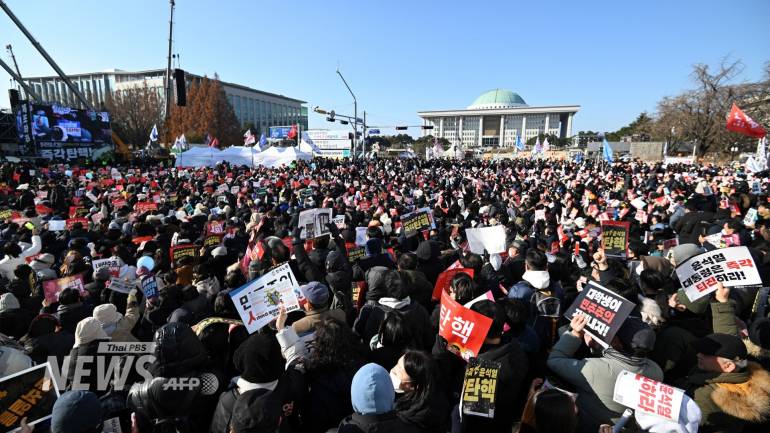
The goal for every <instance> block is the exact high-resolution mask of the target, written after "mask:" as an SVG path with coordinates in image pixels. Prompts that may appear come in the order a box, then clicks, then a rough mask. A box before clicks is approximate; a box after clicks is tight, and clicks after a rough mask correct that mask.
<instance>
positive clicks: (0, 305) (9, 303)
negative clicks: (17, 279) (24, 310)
mask: <svg viewBox="0 0 770 433" xmlns="http://www.w3.org/2000/svg"><path fill="white" fill-rule="evenodd" d="M19 308H21V306H20V305H19V300H18V299H16V296H14V295H13V293H4V294H2V295H0V313H2V312H3V311H8V310H16V309H19Z"/></svg>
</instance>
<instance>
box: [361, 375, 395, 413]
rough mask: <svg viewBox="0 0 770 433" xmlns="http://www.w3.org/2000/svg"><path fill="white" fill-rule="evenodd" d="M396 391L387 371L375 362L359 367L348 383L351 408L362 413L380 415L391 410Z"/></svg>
mask: <svg viewBox="0 0 770 433" xmlns="http://www.w3.org/2000/svg"><path fill="white" fill-rule="evenodd" d="M395 398H396V392H395V391H394V390H393V382H391V380H390V375H389V374H388V371H387V370H385V369H384V368H382V367H381V366H379V365H377V364H366V365H364V366H363V367H361V368H360V369H359V370H358V372H357V373H356V375H355V376H353V382H352V383H351V385H350V400H351V403H352V404H353V410H354V411H356V413H360V414H362V415H382V414H384V413H388V412H390V411H391V410H393V402H394V400H395Z"/></svg>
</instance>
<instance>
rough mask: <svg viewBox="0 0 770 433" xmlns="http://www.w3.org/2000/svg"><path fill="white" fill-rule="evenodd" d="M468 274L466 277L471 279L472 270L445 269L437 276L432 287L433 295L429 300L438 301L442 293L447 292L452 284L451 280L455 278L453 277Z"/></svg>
mask: <svg viewBox="0 0 770 433" xmlns="http://www.w3.org/2000/svg"><path fill="white" fill-rule="evenodd" d="M461 272H462V273H464V274H468V276H470V277H471V279H473V274H474V270H473V269H471V268H463V267H459V268H451V269H447V270H446V271H444V272H442V273H440V274H438V278H437V279H436V285H435V286H434V287H433V295H432V296H431V298H432V299H433V300H436V299H440V298H441V294H442V293H444V292H447V293H448V292H449V285H450V284H451V283H452V278H454V277H455V275H457V274H459V273H461Z"/></svg>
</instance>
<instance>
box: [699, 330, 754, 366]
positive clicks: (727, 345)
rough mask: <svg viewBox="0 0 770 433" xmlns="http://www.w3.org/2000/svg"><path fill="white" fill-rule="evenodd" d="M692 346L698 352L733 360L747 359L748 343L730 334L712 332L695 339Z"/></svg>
mask: <svg viewBox="0 0 770 433" xmlns="http://www.w3.org/2000/svg"><path fill="white" fill-rule="evenodd" d="M692 347H693V348H695V350H696V351H697V352H698V353H702V354H704V355H709V356H718V357H720V358H726V359H730V360H733V361H739V360H743V359H746V356H747V353H746V345H744V344H743V340H741V339H740V338H738V337H736V336H734V335H729V334H711V335H708V336H706V337H704V338H701V339H700V340H696V341H693V343H692Z"/></svg>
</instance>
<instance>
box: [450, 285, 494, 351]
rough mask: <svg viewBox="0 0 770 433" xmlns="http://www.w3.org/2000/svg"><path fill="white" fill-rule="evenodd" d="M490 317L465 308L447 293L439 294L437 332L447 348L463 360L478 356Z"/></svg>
mask: <svg viewBox="0 0 770 433" xmlns="http://www.w3.org/2000/svg"><path fill="white" fill-rule="evenodd" d="M491 326H492V319H490V318H489V317H487V316H484V315H483V314H479V313H477V312H475V311H472V310H470V309H469V308H465V307H463V306H462V305H460V304H459V303H457V302H455V301H453V300H452V298H450V297H449V294H448V293H446V292H444V293H442V294H441V312H440V315H439V322H438V329H439V331H438V333H439V335H441V336H442V337H444V338H445V339H446V341H447V349H448V350H449V351H450V352H452V353H454V354H456V355H458V356H459V357H461V358H462V359H464V360H466V361H467V360H468V359H470V358H471V357H475V356H478V354H479V350H480V349H481V346H482V345H483V344H484V340H485V339H486V338H487V332H489V328H490V327H491Z"/></svg>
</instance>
